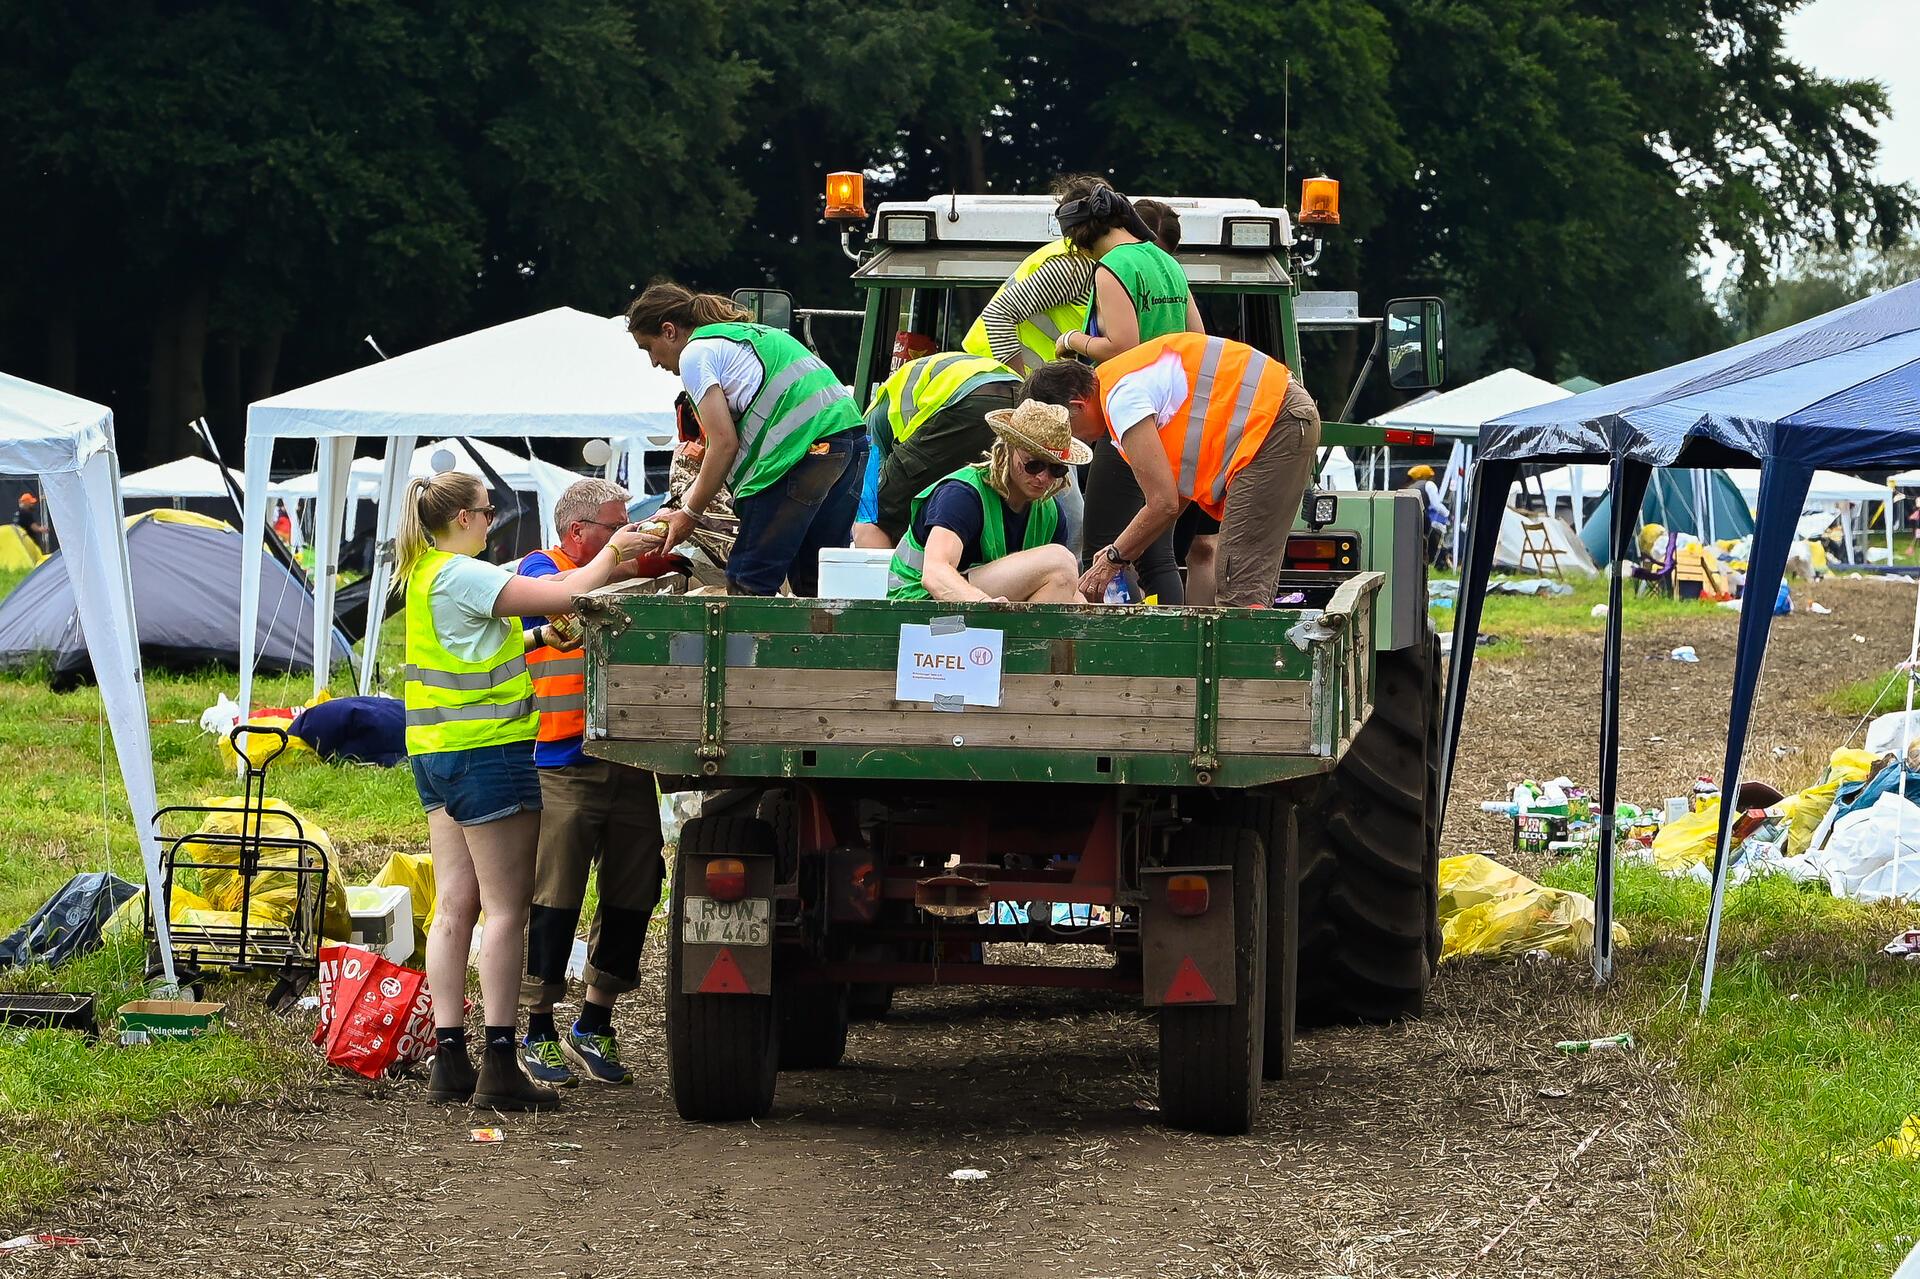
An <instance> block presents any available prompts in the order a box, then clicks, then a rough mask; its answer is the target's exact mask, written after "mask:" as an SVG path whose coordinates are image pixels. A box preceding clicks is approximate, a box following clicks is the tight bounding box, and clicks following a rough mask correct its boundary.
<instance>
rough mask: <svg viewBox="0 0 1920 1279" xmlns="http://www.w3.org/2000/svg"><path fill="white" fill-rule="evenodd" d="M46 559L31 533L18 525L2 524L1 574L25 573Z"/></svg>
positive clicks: (0, 539) (0, 530)
mask: <svg viewBox="0 0 1920 1279" xmlns="http://www.w3.org/2000/svg"><path fill="white" fill-rule="evenodd" d="M45 558H47V553H46V552H45V551H43V550H41V549H40V543H38V542H36V541H34V540H33V535H32V534H31V533H29V532H27V530H25V529H23V528H21V527H20V526H19V525H18V524H0V573H24V572H26V571H27V570H28V569H30V568H32V567H33V566H34V565H35V564H38V563H39V562H40V561H41V560H44V559H45Z"/></svg>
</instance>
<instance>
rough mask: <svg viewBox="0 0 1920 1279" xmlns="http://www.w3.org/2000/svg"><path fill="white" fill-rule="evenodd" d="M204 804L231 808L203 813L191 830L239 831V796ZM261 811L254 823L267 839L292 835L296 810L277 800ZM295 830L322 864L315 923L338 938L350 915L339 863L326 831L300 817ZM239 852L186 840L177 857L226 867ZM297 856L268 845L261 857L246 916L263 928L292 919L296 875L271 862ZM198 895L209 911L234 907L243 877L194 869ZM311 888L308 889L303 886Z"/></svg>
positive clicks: (287, 862) (286, 862) (347, 931)
mask: <svg viewBox="0 0 1920 1279" xmlns="http://www.w3.org/2000/svg"><path fill="white" fill-rule="evenodd" d="M207 803H208V804H209V805H213V806H216V807H218V806H226V805H231V806H232V807H233V808H234V809H235V810H236V811H234V812H230V813H208V814H207V815H206V817H205V819H204V820H202V822H201V823H200V827H199V829H198V830H197V831H196V832H195V834H219V835H237V834H239V833H240V829H241V827H240V823H241V820H242V819H241V816H240V813H239V812H238V811H237V810H238V809H239V808H240V805H241V803H242V800H241V799H240V797H239V796H232V795H230V796H226V797H224V798H221V799H211V800H208V801H207ZM266 808H267V812H266V815H265V816H264V817H263V818H262V819H261V822H260V833H261V834H262V835H265V836H267V837H269V838H282V839H285V838H291V837H293V836H294V835H295V833H296V830H295V825H294V820H293V819H298V818H299V814H297V813H295V812H294V811H293V809H291V808H289V807H287V805H286V804H284V803H282V802H281V801H279V800H277V799H268V800H267V801H266ZM298 833H299V834H301V835H303V836H304V837H305V838H307V839H309V840H312V841H313V842H314V843H315V844H317V845H319V847H320V852H321V856H322V857H324V858H325V860H326V864H327V899H326V904H325V908H324V912H323V914H322V917H321V921H320V932H321V935H322V936H323V937H327V938H332V939H334V940H339V941H344V940H346V939H347V938H348V937H351V936H352V935H353V917H352V916H351V915H350V914H349V913H348V911H347V886H346V881H345V880H343V879H342V878H341V877H340V863H339V861H338V860H337V859H336V858H335V857H334V853H333V842H332V841H331V840H329V839H328V838H327V832H326V831H324V830H322V829H320V828H319V827H318V826H315V825H314V824H313V823H311V822H308V821H306V820H304V819H300V821H299V830H298ZM239 854H240V850H239V849H238V848H235V847H233V846H232V845H229V844H213V843H203V842H201V841H198V840H194V839H187V840H185V841H183V842H182V843H181V845H180V857H181V859H182V860H185V861H197V862H218V863H222V864H224V865H227V866H233V865H236V864H237V863H238V861H239ZM299 857H300V854H299V853H297V852H295V851H294V850H292V849H274V848H268V849H267V850H266V851H265V852H264V853H263V854H262V856H261V867H262V870H261V873H260V874H259V875H257V876H255V878H254V881H253V904H252V906H251V908H250V910H249V913H248V918H249V919H251V920H253V921H255V922H258V923H261V924H265V925H269V926H273V925H277V926H280V927H286V926H288V925H290V924H291V923H292V922H293V912H294V908H295V906H296V905H297V904H298V903H297V900H296V894H297V892H298V891H299V883H298V879H297V877H296V876H295V875H293V874H292V873H291V872H290V871H281V872H279V873H275V872H274V871H273V870H272V869H271V868H272V867H275V866H281V867H291V866H294V865H296V864H298V860H299ZM199 876H200V882H199V890H200V895H201V896H202V897H205V898H206V899H207V904H208V906H209V907H210V908H212V909H214V910H231V911H237V910H239V909H240V899H241V896H242V893H243V892H244V890H245V887H246V881H245V880H244V879H242V878H241V877H240V872H239V871H238V870H237V869H235V870H225V869H220V870H203V871H200V872H199ZM309 891H311V888H309Z"/></svg>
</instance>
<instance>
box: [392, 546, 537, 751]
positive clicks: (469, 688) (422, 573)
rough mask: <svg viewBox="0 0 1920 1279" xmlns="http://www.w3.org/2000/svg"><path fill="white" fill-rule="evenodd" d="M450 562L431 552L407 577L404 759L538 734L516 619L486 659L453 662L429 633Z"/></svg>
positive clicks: (529, 738)
mask: <svg viewBox="0 0 1920 1279" xmlns="http://www.w3.org/2000/svg"><path fill="white" fill-rule="evenodd" d="M453 558H454V557H453V556H452V555H449V554H448V553H447V552H445V551H432V550H430V551H428V552H427V553H426V554H425V555H423V556H422V557H421V558H420V562H419V563H418V564H416V565H414V568H413V574H412V576H410V577H408V578H407V668H406V705H407V754H409V755H429V754H432V753H434V752H436V751H464V750H473V749H475V748H476V747H480V746H502V745H506V744H509V743H512V742H530V741H532V740H533V738H534V737H535V735H536V734H538V733H539V731H540V713H539V711H537V710H536V709H535V708H534V701H533V677H532V676H530V675H528V674H527V656H526V651H525V641H524V640H523V639H522V638H521V633H520V627H519V625H518V623H517V621H516V620H515V619H512V618H508V619H506V621H507V635H506V638H505V639H504V640H502V641H501V644H500V647H499V648H497V649H495V650H494V651H493V652H492V653H491V654H489V655H488V656H487V657H486V658H485V659H484V660H482V661H478V662H470V661H467V660H466V659H464V658H460V657H455V656H454V655H453V654H452V653H450V652H448V651H447V649H446V647H445V646H444V645H442V644H441V643H440V636H439V635H438V634H437V633H435V631H434V629H433V608H432V604H431V600H432V597H433V583H434V579H436V578H437V577H439V576H440V572H441V570H442V569H444V568H445V567H446V566H447V565H448V564H449V563H451V562H452V560H453Z"/></svg>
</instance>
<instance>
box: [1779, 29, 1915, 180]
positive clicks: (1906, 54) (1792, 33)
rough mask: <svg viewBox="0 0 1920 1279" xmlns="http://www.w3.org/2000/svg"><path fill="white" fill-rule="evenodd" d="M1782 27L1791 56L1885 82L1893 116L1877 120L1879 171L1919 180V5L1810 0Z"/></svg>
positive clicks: (1829, 70) (1827, 71)
mask: <svg viewBox="0 0 1920 1279" xmlns="http://www.w3.org/2000/svg"><path fill="white" fill-rule="evenodd" d="M1786 30H1787V52H1788V53H1789V54H1790V55H1792V57H1793V58H1794V59H1795V60H1796V61H1799V62H1801V63H1803V64H1805V65H1807V66H1809V67H1812V68H1813V69H1814V70H1815V71H1818V72H1820V73H1821V74H1823V75H1828V76H1836V77H1844V78H1848V79H1868V80H1878V81H1880V82H1881V83H1882V84H1884V85H1886V86H1887V92H1888V99H1889V103H1890V105H1891V106H1892V108H1893V116H1892V118H1891V119H1890V120H1887V121H1885V122H1883V123H1882V124H1881V126H1880V176H1881V177H1882V178H1884V179H1887V180H1889V181H1894V182H1912V183H1915V184H1916V185H1920V6H1916V5H1915V4H1914V3H1913V0H1813V3H1812V4H1809V5H1808V6H1807V7H1806V8H1805V9H1802V10H1801V11H1800V12H1799V13H1797V14H1795V15H1794V16H1793V17H1792V18H1791V19H1790V20H1789V21H1788V23H1787V28H1786Z"/></svg>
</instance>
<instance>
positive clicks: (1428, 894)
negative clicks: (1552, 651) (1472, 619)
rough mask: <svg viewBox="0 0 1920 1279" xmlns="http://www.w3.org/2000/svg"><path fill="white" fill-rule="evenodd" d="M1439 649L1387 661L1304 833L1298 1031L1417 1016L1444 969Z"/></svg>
mask: <svg viewBox="0 0 1920 1279" xmlns="http://www.w3.org/2000/svg"><path fill="white" fill-rule="evenodd" d="M1439 647H1440V646H1439V642H1438V640H1437V639H1436V638H1435V637H1434V635H1433V633H1432V630H1431V628H1429V629H1428V631H1427V633H1426V637H1425V640H1424V642H1422V643H1420V644H1418V645H1416V646H1414V647H1412V648H1410V649H1407V650H1404V651H1401V652H1394V653H1381V654H1380V655H1379V657H1378V665H1377V668H1376V671H1377V678H1376V680H1375V683H1374V700H1373V713H1372V714H1371V715H1370V716H1369V717H1368V718H1367V722H1366V723H1365V724H1364V725H1362V726H1361V729H1360V731H1359V732H1358V733H1356V734H1355V735H1354V739H1353V742H1352V744H1351V745H1349V746H1348V747H1347V753H1346V754H1345V755H1344V756H1343V757H1342V758H1341V760H1340V763H1339V764H1338V765H1337V766H1336V767H1335V768H1334V770H1333V773H1332V775H1331V776H1329V777H1328V778H1327V780H1326V781H1325V782H1323V783H1322V784H1321V786H1320V788H1319V790H1318V793H1317V794H1316V795H1315V796H1314V798H1313V800H1312V802H1311V803H1309V804H1307V805H1304V806H1302V808H1301V809H1300V814H1299V822H1300V843H1299V849H1300V919H1301V927H1300V1021H1301V1024H1303V1025H1330V1024H1333V1023H1337V1022H1349V1021H1392V1020H1395V1019H1397V1018H1401V1017H1417V1016H1419V1014H1420V1012H1421V1009H1422V1007H1423V1005H1424V1003H1425V1000H1426V994H1427V985H1428V983H1429V982H1430V981H1431V980H1432V977H1433V971H1434V966H1435V965H1436V964H1437V963H1438V962H1439V957H1440V956H1439V927H1438V923H1437V913H1436V912H1437V907H1438V902H1439V868H1440V825H1439V818H1440V805H1439V802H1438V799H1439V797H1438V795H1437V794H1436V790H1437V785H1438V773H1437V772H1436V771H1435V769H1436V763H1437V750H1438V733H1439V716H1440V701H1439V698H1438V696H1437V693H1438V688H1439V683H1438V670H1439V663H1440V656H1439Z"/></svg>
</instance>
